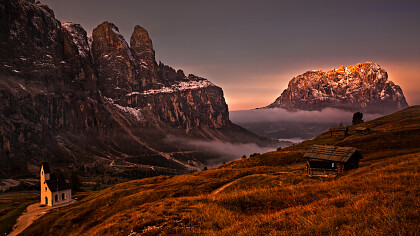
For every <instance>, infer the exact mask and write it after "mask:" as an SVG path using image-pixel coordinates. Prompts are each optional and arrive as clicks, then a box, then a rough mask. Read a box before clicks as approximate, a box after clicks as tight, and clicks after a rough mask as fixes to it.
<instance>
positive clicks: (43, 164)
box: [42, 162, 50, 174]
mask: <svg viewBox="0 0 420 236" xmlns="http://www.w3.org/2000/svg"><path fill="white" fill-rule="evenodd" d="M42 166H43V167H44V173H45V174H47V173H50V165H49V164H48V162H42Z"/></svg>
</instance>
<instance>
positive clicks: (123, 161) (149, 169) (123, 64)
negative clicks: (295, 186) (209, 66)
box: [0, 0, 277, 177]
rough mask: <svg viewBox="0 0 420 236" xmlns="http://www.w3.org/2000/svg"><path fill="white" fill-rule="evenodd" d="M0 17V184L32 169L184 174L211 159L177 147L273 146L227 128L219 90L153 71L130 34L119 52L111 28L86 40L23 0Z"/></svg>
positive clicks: (145, 50)
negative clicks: (190, 142)
mask: <svg viewBox="0 0 420 236" xmlns="http://www.w3.org/2000/svg"><path fill="white" fill-rule="evenodd" d="M0 15H1V21H0V78H1V79H0V121H1V123H0V135H1V139H0V162H1V163H2V164H1V165H0V177H1V176H10V175H11V174H20V175H25V174H28V172H33V173H34V172H38V168H39V164H40V163H41V161H49V162H51V163H52V165H53V166H56V167H63V168H65V169H66V170H69V169H72V170H73V171H87V170H89V171H92V170H93V171H95V170H98V166H99V167H100V168H99V169H101V170H102V171H103V170H104V169H105V171H106V172H108V173H111V174H118V175H127V176H133V177H141V176H143V175H146V176H150V175H157V174H162V173H164V174H168V173H169V174H171V173H185V172H188V171H193V170H199V169H202V168H203V166H204V165H206V161H207V160H208V159H209V158H217V156H215V155H214V154H209V153H202V152H200V151H199V150H195V149H193V148H191V147H190V146H189V145H188V143H186V142H183V141H177V140H187V139H193V140H203V141H206V140H212V141H215V140H216V141H220V142H232V143H256V144H258V145H260V146H276V145H277V142H275V141H273V140H270V139H267V138H262V137H259V136H257V135H255V134H253V133H251V132H250V131H247V130H245V129H243V128H241V127H239V126H237V125H235V124H233V123H232V122H230V120H229V114H228V107H227V104H226V102H225V99H224V97H223V91H222V89H221V88H220V87H218V86H216V85H214V84H213V83H211V82H210V81H208V80H206V79H204V78H201V77H198V76H195V75H185V74H184V72H183V71H182V70H177V71H176V70H174V69H173V68H171V67H169V66H167V65H164V64H162V63H157V62H156V61H155V52H154V49H153V46H152V40H151V39H150V37H149V35H148V32H147V31H146V30H145V29H144V28H142V27H140V26H136V27H135V28H134V32H133V34H132V35H131V38H130V44H128V43H127V42H126V41H125V39H124V37H123V36H122V35H121V34H120V33H119V30H118V28H117V26H115V25H114V24H112V23H109V22H104V23H102V24H100V25H99V26H98V27H97V28H96V29H94V30H93V33H92V36H87V34H86V31H85V30H84V29H83V28H82V27H81V26H80V25H79V24H75V23H62V22H60V21H58V20H57V19H55V16H54V12H53V11H52V10H51V9H50V8H49V7H48V6H46V5H43V4H41V3H39V2H36V3H35V1H31V0H5V1H1V2H0ZM168 135H170V136H171V137H172V138H171V140H168V139H167V137H168ZM174 137H175V138H174ZM242 154H243V153H240V155H242ZM238 157H240V156H238Z"/></svg>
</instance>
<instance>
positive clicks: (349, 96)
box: [266, 62, 408, 113]
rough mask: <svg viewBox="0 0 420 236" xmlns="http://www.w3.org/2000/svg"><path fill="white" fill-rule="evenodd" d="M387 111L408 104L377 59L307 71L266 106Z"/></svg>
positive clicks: (404, 106) (292, 108)
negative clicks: (335, 67) (326, 69)
mask: <svg viewBox="0 0 420 236" xmlns="http://www.w3.org/2000/svg"><path fill="white" fill-rule="evenodd" d="M274 107H280V108H284V109H290V110H294V109H298V110H321V109H323V108H326V107H333V108H338V109H344V110H349V111H353V112H355V111H364V112H369V113H388V112H392V111H396V110H400V109H403V108H406V107H408V104H407V102H406V100H405V97H404V94H403V92H402V89H401V88H400V87H399V86H398V85H396V84H394V83H393V82H392V81H389V80H388V73H387V72H386V71H385V70H384V69H383V68H382V67H381V66H380V65H378V64H376V63H374V62H365V63H359V64H356V65H352V66H347V67H344V66H341V67H339V68H338V69H332V70H329V71H326V72H325V71H322V70H313V71H307V72H305V73H303V74H301V75H298V76H296V77H294V78H293V79H292V80H291V81H290V82H289V85H288V88H287V89H285V90H284V91H283V93H282V94H281V96H280V97H279V98H277V99H276V101H275V102H274V103H272V104H270V105H269V106H267V107H266V108H274Z"/></svg>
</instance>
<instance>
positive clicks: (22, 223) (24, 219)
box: [9, 200, 74, 236]
mask: <svg viewBox="0 0 420 236" xmlns="http://www.w3.org/2000/svg"><path fill="white" fill-rule="evenodd" d="M73 202H74V200H73V201H72V202H70V203H68V204H71V203H73ZM68 204H63V205H60V206H54V207H50V206H45V205H41V204H40V203H35V204H32V205H29V206H28V207H27V208H26V210H25V212H23V213H22V215H21V216H19V218H18V219H17V221H16V224H15V226H13V230H12V232H10V234H9V236H15V235H18V234H20V233H22V232H23V231H24V230H25V229H26V228H28V227H29V226H30V225H31V224H32V223H33V222H34V221H35V220H37V219H38V218H39V217H41V216H43V215H44V214H46V213H47V212H48V211H50V210H52V209H54V208H58V207H62V206H67V205H68Z"/></svg>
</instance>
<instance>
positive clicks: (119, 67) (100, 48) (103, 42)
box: [92, 21, 139, 98]
mask: <svg viewBox="0 0 420 236" xmlns="http://www.w3.org/2000/svg"><path fill="white" fill-rule="evenodd" d="M92 53H93V57H94V58H95V61H94V64H95V67H96V69H97V73H98V85H99V87H100V88H101V91H102V93H103V95H104V96H106V97H110V98H118V97H121V96H123V95H124V94H125V93H127V92H132V91H133V90H137V89H138V87H139V83H138V81H137V79H136V74H135V67H136V63H135V60H134V57H133V54H132V51H131V48H130V47H129V46H128V44H127V42H126V41H125V39H124V37H123V36H122V35H121V34H120V32H119V30H118V27H117V26H115V25H114V24H113V23H110V22H107V21H105V22H103V23H102V24H100V25H99V26H98V27H96V28H95V29H94V30H93V32H92Z"/></svg>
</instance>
